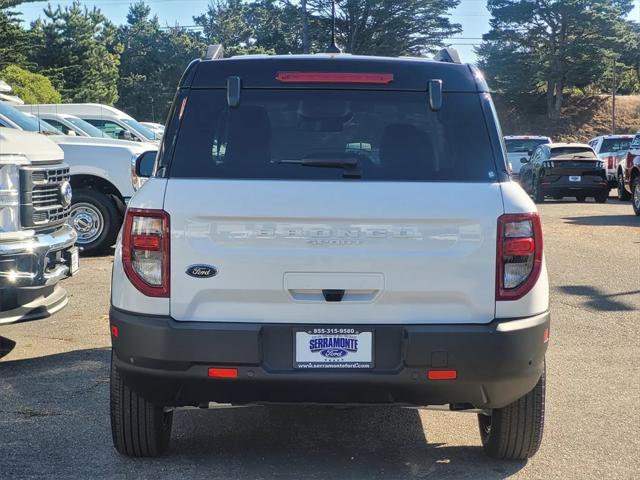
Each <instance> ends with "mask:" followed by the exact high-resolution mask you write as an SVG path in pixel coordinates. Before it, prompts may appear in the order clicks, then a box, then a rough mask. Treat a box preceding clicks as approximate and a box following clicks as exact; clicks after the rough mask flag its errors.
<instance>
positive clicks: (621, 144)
mask: <svg viewBox="0 0 640 480" xmlns="http://www.w3.org/2000/svg"><path fill="white" fill-rule="evenodd" d="M632 141H633V135H603V136H601V137H596V138H594V139H592V140H590V141H589V145H590V146H591V148H593V150H594V151H595V152H596V154H597V155H598V157H599V158H600V160H603V161H604V162H605V164H606V167H607V180H608V181H609V187H611V188H618V198H620V199H622V195H623V193H624V188H620V187H622V186H623V185H622V175H618V171H619V170H618V165H620V162H622V161H623V160H624V159H625V158H627V152H628V151H629V146H630V145H631V142H632Z"/></svg>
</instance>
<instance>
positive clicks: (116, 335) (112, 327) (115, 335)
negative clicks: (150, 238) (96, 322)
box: [111, 325, 118, 338]
mask: <svg viewBox="0 0 640 480" xmlns="http://www.w3.org/2000/svg"><path fill="white" fill-rule="evenodd" d="M111 335H113V336H114V337H116V338H117V337H118V327H116V326H115V325H111Z"/></svg>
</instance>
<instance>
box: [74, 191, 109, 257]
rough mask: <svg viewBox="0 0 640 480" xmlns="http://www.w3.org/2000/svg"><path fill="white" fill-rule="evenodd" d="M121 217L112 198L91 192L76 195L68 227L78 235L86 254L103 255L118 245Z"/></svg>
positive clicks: (75, 192) (79, 242)
mask: <svg viewBox="0 0 640 480" xmlns="http://www.w3.org/2000/svg"><path fill="white" fill-rule="evenodd" d="M121 224H122V217H121V215H120V213H119V212H118V209H117V208H116V206H115V204H114V202H113V200H112V199H111V197H108V196H107V195H105V194H104V193H102V192H99V191H97V190H93V189H90V188H80V189H78V190H75V191H74V192H73V201H72V202H71V215H70V217H69V225H71V226H72V227H73V228H74V230H75V231H76V233H77V234H78V241H77V242H76V245H77V246H79V247H82V251H83V252H84V253H92V254H95V253H100V252H103V251H105V250H107V249H108V248H109V247H110V246H111V245H113V244H114V243H115V241H116V237H117V236H118V231H119V230H120V225H121Z"/></svg>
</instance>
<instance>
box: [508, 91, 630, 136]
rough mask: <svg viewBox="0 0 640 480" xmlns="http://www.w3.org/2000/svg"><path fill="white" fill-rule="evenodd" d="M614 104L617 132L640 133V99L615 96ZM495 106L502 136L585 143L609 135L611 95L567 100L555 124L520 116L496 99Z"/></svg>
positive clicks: (536, 116)
mask: <svg viewBox="0 0 640 480" xmlns="http://www.w3.org/2000/svg"><path fill="white" fill-rule="evenodd" d="M616 105H617V108H616V110H617V114H616V117H617V120H616V124H617V127H616V133H636V132H638V131H640V96H637V95H634V96H621V97H618V99H617V103H616ZM496 107H497V109H498V114H499V116H500V122H501V124H502V128H503V130H504V134H505V135H547V136H549V137H551V138H553V139H554V140H555V141H565V142H587V141H589V140H590V139H591V138H593V137H596V136H598V135H605V134H609V133H611V97H610V96H600V97H577V98H576V97H574V98H571V97H570V98H567V101H566V103H565V107H564V108H563V111H562V118H560V119H559V120H555V121H553V120H549V119H548V118H547V116H546V115H545V114H543V113H522V112H521V111H520V110H519V109H518V108H517V107H513V106H511V107H509V106H506V105H504V103H503V102H501V101H500V99H499V98H497V99H496Z"/></svg>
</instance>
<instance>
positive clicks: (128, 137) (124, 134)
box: [118, 130, 134, 141]
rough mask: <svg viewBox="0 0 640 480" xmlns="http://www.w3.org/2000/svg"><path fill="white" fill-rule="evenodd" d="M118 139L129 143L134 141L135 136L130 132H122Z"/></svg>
mask: <svg viewBox="0 0 640 480" xmlns="http://www.w3.org/2000/svg"><path fill="white" fill-rule="evenodd" d="M118 139H120V140H129V141H131V140H134V138H133V135H131V132H130V131H129V130H121V131H120V133H118Z"/></svg>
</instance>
